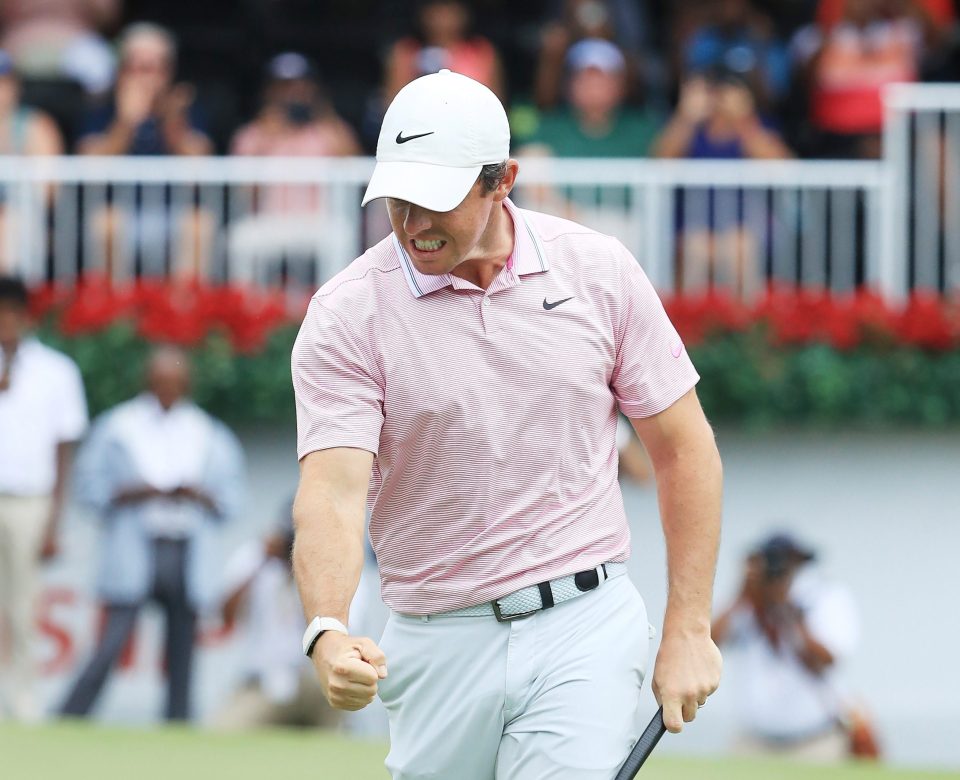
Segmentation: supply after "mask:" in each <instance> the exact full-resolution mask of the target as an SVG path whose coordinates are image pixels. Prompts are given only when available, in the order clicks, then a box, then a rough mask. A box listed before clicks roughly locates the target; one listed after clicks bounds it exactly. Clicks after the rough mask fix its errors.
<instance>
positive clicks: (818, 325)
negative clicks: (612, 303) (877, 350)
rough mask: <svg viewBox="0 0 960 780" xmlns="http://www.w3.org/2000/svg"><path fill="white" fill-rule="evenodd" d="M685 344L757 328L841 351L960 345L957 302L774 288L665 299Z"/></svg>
mask: <svg viewBox="0 0 960 780" xmlns="http://www.w3.org/2000/svg"><path fill="white" fill-rule="evenodd" d="M664 305H665V306H666V309H667V312H668V313H669V315H670V318H671V319H672V320H673V323H674V325H675V326H676V328H677V330H678V331H679V333H680V335H681V337H682V338H683V340H684V342H686V344H687V345H688V346H691V347H693V346H697V345H698V344H700V343H702V342H704V341H705V340H707V339H709V337H710V336H712V335H720V334H723V333H731V332H739V331H744V330H748V329H750V328H752V327H754V326H760V327H762V328H763V329H764V330H765V331H766V333H767V335H768V338H769V339H770V341H771V343H773V344H775V345H783V346H787V345H804V344H812V343H823V344H829V345H830V346H832V347H834V348H835V349H838V350H841V351H846V350H850V349H854V348H856V347H859V346H861V345H864V344H874V345H878V346H880V345H884V344H894V345H895V344H900V345H905V346H913V347H920V348H923V349H930V350H949V349H954V348H958V347H960V306H957V305H956V304H950V303H949V302H948V301H946V300H945V299H943V298H940V297H939V296H935V295H930V294H925V293H916V294H914V295H913V296H912V297H911V298H910V300H909V301H908V302H907V304H906V306H904V307H894V306H891V305H889V304H888V303H886V302H885V301H884V300H883V298H881V297H880V296H878V295H876V294H875V293H872V292H869V291H866V290H861V291H858V292H856V293H852V294H850V295H831V294H828V293H826V292H816V291H809V290H797V289H785V288H774V289H771V290H769V291H768V292H767V293H766V294H765V295H764V296H762V297H761V298H759V299H758V300H757V301H756V302H754V303H752V304H744V303H741V302H740V301H737V300H734V299H733V298H731V297H730V296H728V295H725V294H723V293H719V292H711V293H707V294H705V295H701V296H692V297H691V296H685V297H678V298H673V299H668V300H666V301H664Z"/></svg>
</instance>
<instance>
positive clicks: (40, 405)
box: [0, 277, 87, 721]
mask: <svg viewBox="0 0 960 780" xmlns="http://www.w3.org/2000/svg"><path fill="white" fill-rule="evenodd" d="M27 303H28V299H27V289H26V287H25V286H24V284H23V282H22V281H20V280H19V279H15V278H12V277H0V631H2V628H3V626H6V627H7V629H8V631H9V640H8V642H7V644H8V645H9V648H10V653H9V663H8V664H7V668H6V669H4V668H3V667H0V683H2V685H0V712H2V710H3V709H4V708H6V709H9V710H10V711H11V713H12V715H13V716H14V717H15V718H17V719H20V720H28V721H29V720H35V719H36V718H37V717H38V715H39V709H38V706H37V702H36V699H35V696H34V692H33V681H34V674H33V665H34V659H33V657H32V653H31V644H32V639H33V622H34V614H33V608H34V601H35V597H36V592H37V583H38V574H39V563H40V561H41V560H44V559H48V558H51V557H53V556H54V555H55V554H56V551H57V529H58V525H59V521H60V515H61V513H62V510H63V499H64V494H65V491H66V481H67V474H68V472H69V467H70V455H71V448H72V445H73V442H75V441H76V440H78V439H79V438H80V437H81V436H82V435H83V432H84V430H85V429H86V426H87V405H86V399H85V397H84V392H83V381H82V379H81V378H80V371H79V370H78V369H77V366H76V364H75V363H74V362H73V361H72V360H70V358H68V357H67V356H66V355H63V354H61V353H59V352H56V351H55V350H53V349H50V348H49V347H46V346H44V345H43V344H41V343H40V342H39V341H37V340H36V339H35V338H32V337H30V336H29V335H28V324H29V316H28V306H27ZM2 639H3V637H2V635H0V640H2ZM0 644H2V642H0ZM4 672H6V674H4ZM4 677H5V678H6V679H3V678H4Z"/></svg>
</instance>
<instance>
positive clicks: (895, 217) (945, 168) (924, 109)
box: [883, 84, 960, 297]
mask: <svg viewBox="0 0 960 780" xmlns="http://www.w3.org/2000/svg"><path fill="white" fill-rule="evenodd" d="M884 102H885V106H886V117H885V122H884V156H885V160H886V163H887V168H886V172H885V173H886V181H885V183H884V193H885V197H886V198H887V200H888V203H887V206H886V209H885V210H886V213H887V214H888V215H889V217H890V219H889V220H888V221H886V222H885V223H884V239H883V240H884V241H885V243H887V244H888V245H889V246H890V247H891V258H890V261H891V263H895V262H897V261H899V267H897V268H895V269H891V270H892V271H893V273H892V274H891V275H892V276H893V278H894V279H895V280H896V285H895V287H894V288H892V289H890V290H887V291H886V292H887V293H888V294H892V295H894V296H897V297H900V296H902V295H903V294H904V293H905V291H906V290H908V289H924V290H930V291H939V290H958V289H960V86H958V85H955V84H894V85H892V86H890V87H888V88H887V91H886V94H885V96H884Z"/></svg>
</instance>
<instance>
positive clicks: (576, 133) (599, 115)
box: [516, 38, 662, 250]
mask: <svg viewBox="0 0 960 780" xmlns="http://www.w3.org/2000/svg"><path fill="white" fill-rule="evenodd" d="M567 69H568V73H569V76H568V85H567V99H568V106H567V107H566V108H562V109H558V110H555V111H551V112H548V113H543V114H540V115H539V116H538V118H537V121H536V123H535V128H534V129H533V131H532V132H528V133H527V134H526V135H525V136H524V134H522V133H516V135H517V136H519V142H520V148H519V149H518V152H517V153H518V155H519V156H521V157H526V158H531V157H556V158H563V157H571V158H609V159H616V158H637V157H646V156H647V155H648V153H649V150H650V147H651V144H652V143H653V140H654V139H655V138H656V136H657V133H658V131H659V129H660V126H661V124H662V122H661V121H660V119H659V117H657V116H656V115H655V114H653V113H652V112H649V111H643V110H638V109H635V108H631V107H629V106H627V105H625V100H626V92H627V73H626V59H625V58H624V56H623V53H622V52H621V51H620V49H619V48H617V46H616V44H614V43H611V42H610V41H606V40H602V39H600V38H587V39H585V40H582V41H580V42H579V43H576V44H574V45H573V46H571V47H570V50H569V52H568V53H567ZM516 197H517V199H518V200H520V201H522V202H523V203H524V205H529V206H530V207H531V208H536V209H539V210H541V211H547V212H550V213H553V214H556V215H558V216H562V217H565V218H567V219H573V220H575V221H578V222H580V223H581V224H585V225H589V226H590V227H592V228H593V229H594V230H599V231H600V232H601V233H608V234H610V235H616V236H621V237H622V238H623V239H624V240H625V241H626V242H627V245H628V246H629V247H631V248H632V249H634V250H639V247H640V246H641V241H642V236H640V235H639V224H638V222H637V220H636V219H630V213H631V212H630V210H631V201H632V198H633V193H632V192H631V190H630V188H629V187H625V186H623V185H585V186H564V187H560V188H556V189H554V188H550V187H546V186H536V185H534V186H526V187H518V189H517V195H516Z"/></svg>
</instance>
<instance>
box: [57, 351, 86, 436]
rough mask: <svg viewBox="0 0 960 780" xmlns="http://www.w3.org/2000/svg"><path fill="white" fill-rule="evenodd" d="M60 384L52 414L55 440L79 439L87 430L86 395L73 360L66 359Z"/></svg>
mask: <svg viewBox="0 0 960 780" xmlns="http://www.w3.org/2000/svg"><path fill="white" fill-rule="evenodd" d="M62 374H63V376H62V384H61V385H60V394H59V398H58V403H57V405H56V409H55V411H54V414H55V415H56V427H57V441H61V442H65V441H79V440H80V439H81V438H82V437H83V434H84V433H85V432H86V430H87V424H88V422H89V420H88V418H87V397H86V394H85V393H84V391H83V378H82V377H81V376H80V370H79V369H78V368H77V366H76V364H75V363H74V362H73V361H68V362H67V363H66V365H65V367H64V370H63V372H62Z"/></svg>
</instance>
